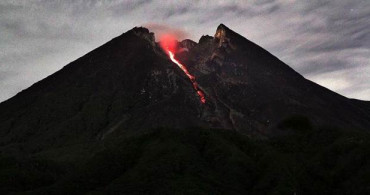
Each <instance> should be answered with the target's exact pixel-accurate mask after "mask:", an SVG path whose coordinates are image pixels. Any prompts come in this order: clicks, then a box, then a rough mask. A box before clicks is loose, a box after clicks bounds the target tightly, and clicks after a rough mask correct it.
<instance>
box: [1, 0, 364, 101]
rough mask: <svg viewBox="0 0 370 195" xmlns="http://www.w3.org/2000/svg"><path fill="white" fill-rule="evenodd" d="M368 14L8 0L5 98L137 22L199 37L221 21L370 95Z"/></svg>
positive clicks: (351, 7) (347, 8)
mask: <svg viewBox="0 0 370 195" xmlns="http://www.w3.org/2000/svg"><path fill="white" fill-rule="evenodd" d="M369 18H370V4H369V2H368V0H341V1H329V0H310V1H298V0H248V1H245V0H230V1H224V0H202V1H188V0H179V1H159V0H152V1H150V0H137V1H130V0H106V1H102V0H101V1H100V0H64V1H61V0H60V1H59V0H57V1H49V0H29V1H13V0H4V1H1V2H0V32H1V36H0V43H1V44H0V90H1V92H2V93H0V101H2V100H5V99H7V98H9V97H11V96H13V95H15V93H16V92H18V91H20V90H21V89H24V88H26V87H28V86H30V85H31V84H33V83H34V82H36V81H38V80H40V79H42V78H44V77H46V76H47V75H49V74H52V73H53V72H55V71H57V70H58V69H60V68H61V67H63V66H64V65H66V64H67V63H69V62H70V61H72V60H74V59H77V58H78V57H80V56H82V55H83V54H85V53H87V52H88V51H91V50H92V49H94V48H96V47H98V46H99V45H101V44H103V43H105V42H107V41H108V40H110V39H112V38H113V37H115V36H118V35H119V34H122V33H123V32H125V31H127V30H129V29H131V28H133V27H134V26H148V27H149V28H151V29H152V30H153V31H155V32H156V33H157V34H160V33H162V32H163V29H165V30H168V31H175V32H176V33H179V34H181V35H182V37H183V38H191V39H193V40H199V38H200V36H201V35H203V34H210V35H213V34H214V32H215V29H216V27H217V26H218V24H220V23H224V24H226V25H227V26H229V27H230V28H231V29H233V30H235V31H237V32H238V33H240V34H242V35H243V36H245V37H246V38H248V39H250V40H252V41H254V42H256V43H257V44H259V45H261V46H262V47H264V48H266V49H267V50H268V51H270V52H271V53H273V54H274V55H276V56H277V57H279V58H280V59H282V60H283V61H284V62H286V63H287V64H289V65H290V66H292V67H293V68H294V69H296V70H297V71H298V72H300V73H301V74H303V75H304V76H305V77H306V78H308V79H311V80H313V81H315V82H317V83H319V84H321V85H323V86H325V87H328V88H330V89H332V90H335V91H336V92H338V93H341V94H343V95H346V96H347V97H352V98H359V99H367V100H370V65H369V61H370V60H369V59H370V28H369V26H370V20H369ZM184 32H188V33H184ZM157 36H158V35H157Z"/></svg>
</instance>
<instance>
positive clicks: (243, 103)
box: [0, 24, 370, 192]
mask: <svg viewBox="0 0 370 195" xmlns="http://www.w3.org/2000/svg"><path fill="white" fill-rule="evenodd" d="M176 44H177V46H178V47H179V50H178V51H177V52H176V53H173V54H172V53H171V54H172V55H173V59H176V60H177V62H178V63H179V64H181V65H183V66H184V67H185V70H186V71H185V70H184V69H182V68H179V65H178V64H176V63H174V60H173V59H172V58H170V57H171V56H170V55H169V53H167V52H166V51H165V50H163V49H162V48H161V46H160V44H159V43H157V42H155V38H154V34H153V33H152V32H150V31H149V30H148V29H146V28H144V27H135V28H133V29H131V30H129V31H127V32H126V33H123V34H122V35H120V36H118V37H116V38H114V39H112V40H111V41H109V42H107V43H106V44H104V45H102V46H100V47H99V48H97V49H95V50H93V51H91V52H89V53H88V54H86V55H84V56H82V57H81V58H79V59H77V60H75V61H73V62H71V63H70V64H68V65H66V66H65V67H64V68H62V69H61V70H60V71H58V72H56V73H54V74H52V75H50V76H49V77H47V78H45V79H43V80H42V81H39V82H38V83H36V84H34V85H32V86H31V87H29V88H28V89H26V90H24V91H22V92H20V93H18V94H17V95H16V96H14V97H13V98H11V99H9V100H7V101H5V102H3V103H1V104H0V151H1V154H2V155H3V156H14V155H16V156H20V157H21V160H22V159H23V158H24V156H27V158H28V157H29V158H31V157H32V158H40V159H48V160H50V159H52V161H53V162H54V161H55V162H63V163H67V164H68V163H72V164H74V163H77V162H78V163H80V162H86V161H87V162H89V163H90V164H89V166H90V165H91V163H92V165H91V166H92V167H97V165H96V166H95V164H94V162H100V161H99V159H101V156H99V155H98V157H97V156H95V155H96V154H100V153H99V152H101V151H104V150H105V149H106V148H109V147H111V146H112V147H113V145H115V143H117V142H119V143H121V142H122V140H127V139H128V137H130V136H139V135H145V133H147V134H150V133H148V132H152V131H154V134H155V132H157V133H158V132H161V131H163V130H157V131H156V129H163V128H164V129H175V132H179V133H180V132H182V133H184V132H183V129H201V130H199V132H203V131H206V132H207V133H208V131H211V132H212V131H214V132H219V131H222V132H224V130H225V131H226V132H231V133H237V134H238V135H239V134H240V136H247V137H252V138H253V139H254V138H256V139H260V140H270V139H275V138H276V137H281V136H289V135H292V134H294V130H292V129H295V128H297V129H306V130H307V129H308V131H310V130H312V131H315V129H316V130H317V129H318V128H320V127H330V128H341V129H345V130H344V132H351V131H352V129H356V132H361V133H363V132H368V130H369V129H370V103H369V102H366V101H360V100H355V99H348V98H346V97H344V96H341V95H339V94H337V93H335V92H332V91H330V90H328V89H326V88H324V87H322V86H320V85H318V84H316V83H314V82H311V81H309V80H307V79H305V78H304V77H303V76H301V75H300V74H299V73H297V72H296V71H294V70H293V69H292V68H291V67H289V66H288V65H286V64H285V63H284V62H282V61H280V60H279V59H278V58H276V57H275V56H273V55H272V54H270V53H269V52H268V51H266V50H264V49H263V48H261V47H259V46H258V45H256V44H255V43H253V42H251V41H249V40H248V39H246V38H244V37H243V36H241V35H239V34H237V33H236V32H234V31H232V30H231V29H229V28H228V27H226V26H225V25H223V24H220V25H219V26H218V27H217V30H216V33H215V35H214V36H213V37H212V36H208V35H206V36H202V37H201V38H200V40H199V41H198V42H194V41H192V40H188V39H187V40H183V41H180V42H177V43H176ZM189 75H190V76H189ZM202 98H203V99H202ZM203 100H204V101H203ZM292 119H294V120H293V126H289V128H285V127H286V124H287V121H288V122H289V121H290V123H289V124H291V123H292ZM297 120H298V121H303V123H304V124H306V126H304V125H303V126H304V127H303V126H302V125H301V124H298V125H296V126H294V121H297ZM284 125H285V126H284ZM199 132H197V133H196V134H197V136H202V135H203V134H202V133H200V134H198V133H199ZM207 133H206V134H207ZM170 134H171V135H172V134H174V135H173V136H175V137H176V136H180V135H176V133H173V132H172V133H170ZM221 134H222V133H221ZM166 135H168V134H166ZM165 137H166V136H165ZM185 137H186V136H185ZM145 139H146V138H145ZM145 139H144V138H137V137H135V140H136V141H137V142H140V140H142V141H143V142H144V141H145ZM158 139H159V140H160V138H158ZM171 139H173V137H171ZM184 139H185V138H184ZM225 139H226V138H225ZM235 139H239V138H235ZM138 140H139V141H138ZM174 140H175V139H174ZM230 140H234V139H233V138H230ZM230 140H229V141H230ZM130 143H131V142H130ZM134 143H136V142H134ZM125 144H126V142H125ZM152 144H154V146H155V142H153V143H152ZM126 146H127V148H130V147H131V146H132V145H125V147H126ZM197 147H198V145H197ZM134 148H135V147H134ZM131 149H132V148H131ZM122 150H125V149H122ZM132 150H137V153H140V152H139V150H140V147H138V148H136V149H132ZM114 151H116V150H114ZM119 151H121V150H119ZM137 153H132V154H131V153H130V154H128V153H127V155H126V153H125V155H126V156H125V155H122V156H124V157H127V156H130V155H132V156H131V157H132V159H137V158H136V157H135V155H136V154H137ZM105 154H106V153H105ZM120 155H121V154H120ZM108 156H109V155H108ZM109 158H118V157H117V156H115V157H112V156H109ZM122 158H123V157H122ZM16 159H17V160H19V159H18V157H17V158H16ZM91 159H94V160H91ZM130 159H131V158H130ZM17 160H16V161H17ZM90 160H91V161H90ZM22 162H23V161H22ZM27 162H29V161H27ZM104 162H105V161H104ZM125 162H126V161H125ZM78 163H77V164H78ZM127 163H129V164H130V163H134V162H131V161H130V162H127ZM21 164H22V163H21ZM41 164H42V163H41ZM81 164H83V163H81ZM109 166H113V167H114V166H115V165H109ZM127 166H129V165H127ZM130 166H131V165H130ZM27 170H28V169H27ZM125 170H126V169H125ZM85 171H88V170H85ZM90 171H91V170H90ZM116 171H117V172H120V171H121V172H124V171H123V170H121V169H119V170H116ZM180 172H181V171H180ZM94 173H95V172H94ZM55 174H56V173H55ZM96 174H98V173H96ZM72 175H73V174H72ZM252 175H253V174H252ZM90 176H91V175H90ZM90 176H89V177H90ZM45 177H46V176H45ZM91 177H92V178H94V176H91ZM106 177H107V178H108V179H107V178H102V180H104V179H106V180H104V181H103V182H102V181H100V180H99V181H96V183H99V182H100V183H99V185H98V184H96V186H100V187H101V186H102V185H103V184H102V183H104V182H105V183H104V186H106V185H108V183H109V182H111V181H113V180H114V179H117V178H118V176H114V177H112V178H110V177H109V176H106ZM131 177H132V178H134V176H132V175H131V176H127V177H125V178H126V179H125V181H126V180H128V179H127V178H131ZM215 177H216V176H215ZM251 177H252V176H251ZM53 178H56V176H55V177H54V176H53ZM63 178H75V179H76V178H78V177H77V176H76V177H75V176H68V174H67V176H65V175H64V176H63ZM86 178H87V177H86ZM109 178H110V179H109ZM40 180H42V178H41V179H40ZM74 181H75V180H74ZM130 181H131V180H130ZM248 181H249V180H248ZM63 182H64V183H63ZM126 182H127V181H126ZM26 183H27V182H26ZM31 183H32V182H31ZM41 183H42V182H41ZM67 183H68V182H67ZM92 183H94V181H93V182H92ZM100 184H101V185H100ZM29 185H30V186H33V187H29V188H27V187H24V188H22V189H23V190H25V191H27V190H35V189H36V191H35V192H38V191H37V190H39V189H43V188H41V187H45V186H53V187H55V188H57V187H58V186H59V185H60V186H63V185H67V184H66V180H63V179H62V180H59V179H58V180H55V181H54V180H52V181H51V182H50V183H47V182H46V184H45V182H44V183H43V185H41V184H40V186H41V187H40V186H38V184H35V185H33V183H32V185H31V184H29ZM71 185H72V184H71ZM81 185H82V184H81ZM94 185H95V184H94ZM110 185H113V186H114V185H117V184H112V183H111V184H110ZM138 185H139V184H138ZM148 185H149V184H148ZM189 185H190V184H189ZM207 185H208V184H207ZM210 185H211V184H210ZM212 185H213V184H212ZM225 185H226V184H225ZM246 185H247V184H246ZM248 185H251V184H248ZM34 186H36V187H34ZM126 187H127V188H125V190H127V189H129V186H126ZM146 187H148V186H146ZM20 188H21V187H19V188H17V189H20ZM63 188H64V187H63ZM77 188H78V189H79V190H81V191H78V190H77V192H87V191H88V190H87V191H84V190H83V189H85V188H84V187H81V188H79V187H76V186H75V188H73V187H72V188H71V189H77ZM144 188H145V186H144ZM148 188H149V187H148ZM210 188H212V187H210ZM4 189H5V187H4V188H3V190H4ZM51 189H52V188H51ZM65 189H67V188H65ZM86 189H89V190H92V188H88V187H86ZM212 189H213V188H212ZM12 190H13V191H14V189H8V188H6V189H5V192H9V191H12ZM94 190H98V189H97V188H96V189H95V188H94ZM99 190H102V188H100V189H99ZM99 190H98V191H99ZM169 191H170V192H174V191H171V190H170V189H169ZM51 192H53V191H51ZM122 192H123V191H122ZM125 192H126V191H125Z"/></svg>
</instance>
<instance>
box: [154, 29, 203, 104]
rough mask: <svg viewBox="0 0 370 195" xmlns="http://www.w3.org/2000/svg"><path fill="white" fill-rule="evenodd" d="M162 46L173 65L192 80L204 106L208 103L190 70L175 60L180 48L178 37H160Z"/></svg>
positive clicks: (166, 35)
mask: <svg viewBox="0 0 370 195" xmlns="http://www.w3.org/2000/svg"><path fill="white" fill-rule="evenodd" d="M159 43H160V45H161V47H162V49H163V50H164V51H165V52H166V53H167V54H168V56H169V58H170V59H171V61H172V62H173V63H175V64H176V65H177V66H178V67H180V68H181V70H182V71H183V72H184V73H185V74H186V76H187V77H188V78H189V79H190V81H191V82H192V84H193V88H194V89H195V91H196V92H197V94H198V95H199V97H200V101H201V102H202V103H203V104H204V103H206V98H205V95H204V93H203V92H202V91H201V90H200V89H199V87H198V83H197V82H196V80H195V77H194V76H193V75H191V74H190V72H189V71H188V69H187V68H186V66H185V65H183V64H182V63H181V62H179V61H178V60H177V59H176V58H175V54H176V52H177V51H178V48H177V39H176V36H175V35H173V34H163V35H162V36H161V37H160V42H159Z"/></svg>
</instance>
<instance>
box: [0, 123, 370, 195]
mask: <svg viewBox="0 0 370 195" xmlns="http://www.w3.org/2000/svg"><path fill="white" fill-rule="evenodd" d="M279 128H280V129H281V130H282V131H286V132H288V133H286V134H284V135H280V136H277V137H273V138H270V139H266V140H261V139H255V138H250V137H247V136H245V135H241V134H239V133H237V132H232V131H224V130H214V129H213V130H212V129H211V130H210V129H208V130H207V129H185V130H180V129H155V130H151V131H147V132H144V133H142V134H139V135H134V136H129V137H127V138H124V139H120V140H116V141H115V142H112V143H110V144H107V145H106V147H105V149H103V150H102V151H100V152H98V153H96V154H95V155H94V156H93V157H92V158H89V159H87V160H84V161H83V162H79V163H78V165H68V164H64V163H60V162H55V161H52V160H51V159H41V158H35V157H22V158H20V157H14V156H1V157H0V193H1V194H7V193H15V194H17V193H21V194H23V193H26V192H27V194H85V193H87V194H370V185H369V182H370V160H369V159H370V158H369V156H370V139H369V135H368V134H367V133H364V132H357V131H348V130H338V129H333V128H328V127H326V128H325V127H322V128H312V127H311V125H310V124H309V122H308V121H305V120H301V119H298V120H297V119H292V120H288V121H285V122H283V123H282V124H281V125H280V126H279Z"/></svg>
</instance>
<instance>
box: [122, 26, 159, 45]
mask: <svg viewBox="0 0 370 195" xmlns="http://www.w3.org/2000/svg"><path fill="white" fill-rule="evenodd" d="M127 33H133V34H135V35H136V36H138V37H141V38H144V39H146V40H148V41H149V42H150V43H151V44H152V45H154V44H155V36H154V33H153V32H150V31H149V29H147V28H145V27H142V26H140V27H137V26H136V27H134V28H133V29H131V30H129V31H127Z"/></svg>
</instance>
